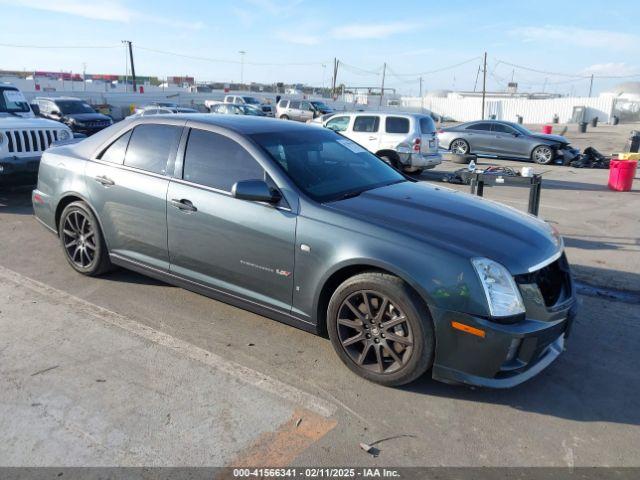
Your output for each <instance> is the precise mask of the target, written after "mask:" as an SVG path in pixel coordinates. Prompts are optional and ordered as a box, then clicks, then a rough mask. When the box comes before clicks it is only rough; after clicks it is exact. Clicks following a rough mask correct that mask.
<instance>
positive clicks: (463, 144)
mask: <svg viewBox="0 0 640 480" xmlns="http://www.w3.org/2000/svg"><path fill="white" fill-rule="evenodd" d="M449 150H450V151H451V153H457V154H458V155H467V154H468V153H469V152H471V147H469V142H467V141H466V140H464V139H462V138H456V139H454V140H451V143H450V144H449Z"/></svg>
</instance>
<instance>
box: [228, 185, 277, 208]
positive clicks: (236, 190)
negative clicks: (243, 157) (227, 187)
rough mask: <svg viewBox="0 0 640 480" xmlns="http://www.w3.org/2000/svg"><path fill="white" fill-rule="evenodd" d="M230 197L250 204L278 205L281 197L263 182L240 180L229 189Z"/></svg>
mask: <svg viewBox="0 0 640 480" xmlns="http://www.w3.org/2000/svg"><path fill="white" fill-rule="evenodd" d="M231 195H233V196H234V197H235V198H239V199H241V200H249V201H251V202H267V203H278V202H279V201H280V199H281V198H282V196H281V195H280V192H278V191H277V190H275V189H272V188H270V187H269V185H267V182H265V181H264V180H242V181H240V182H236V183H235V184H234V185H233V187H232V188H231Z"/></svg>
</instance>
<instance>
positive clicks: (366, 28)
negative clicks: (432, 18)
mask: <svg viewBox="0 0 640 480" xmlns="http://www.w3.org/2000/svg"><path fill="white" fill-rule="evenodd" d="M420 27H421V25H419V24H417V23H410V22H390V23H377V24H376V23H366V24H365V23H353V24H349V25H342V26H339V27H335V28H333V29H332V30H331V32H330V34H331V36H332V37H333V38H342V39H347V38H355V39H365V38H387V37H390V36H392V35H395V34H398V33H404V32H410V31H412V30H416V29H418V28H420Z"/></svg>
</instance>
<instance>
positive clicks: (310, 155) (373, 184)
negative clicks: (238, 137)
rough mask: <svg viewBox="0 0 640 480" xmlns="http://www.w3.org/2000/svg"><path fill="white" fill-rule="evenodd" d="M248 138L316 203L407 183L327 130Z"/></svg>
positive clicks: (391, 169)
mask: <svg viewBox="0 0 640 480" xmlns="http://www.w3.org/2000/svg"><path fill="white" fill-rule="evenodd" d="M251 137H252V138H253V139H254V140H255V141H256V142H257V143H258V144H259V145H260V146H261V147H262V148H264V149H265V150H266V151H267V152H268V153H269V155H270V156H271V157H272V158H273V159H274V161H275V162H277V163H278V165H280V167H282V169H283V170H284V171H285V172H286V173H287V175H288V176H289V178H291V180H292V181H293V182H294V183H295V184H296V185H297V186H298V187H299V188H300V189H301V190H302V191H304V192H305V193H306V194H307V195H309V196H310V197H311V198H313V199H315V200H316V201H318V202H326V201H332V200H338V199H341V198H343V197H344V196H345V195H348V194H352V195H356V194H358V193H360V192H363V191H365V190H371V189H373V188H378V187H381V186H384V185H390V184H393V183H399V182H403V181H406V180H405V178H404V176H402V175H401V174H400V173H398V172H397V171H396V170H394V169H393V168H391V167H389V166H388V165H387V164H386V163H384V162H383V161H382V160H380V159H379V158H378V157H376V156H375V155H373V154H371V153H369V152H368V151H366V150H365V149H364V148H362V147H361V146H360V145H358V144H357V143H354V142H352V141H351V140H349V139H347V138H344V137H342V136H340V135H338V134H336V133H334V132H331V131H328V130H323V129H319V128H318V129H309V131H306V132H304V133H301V132H287V131H278V132H270V133H258V134H253V135H251Z"/></svg>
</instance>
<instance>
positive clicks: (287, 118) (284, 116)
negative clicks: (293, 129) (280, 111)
mask: <svg viewBox="0 0 640 480" xmlns="http://www.w3.org/2000/svg"><path fill="white" fill-rule="evenodd" d="M280 120H289V117H288V116H287V115H280Z"/></svg>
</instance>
